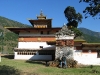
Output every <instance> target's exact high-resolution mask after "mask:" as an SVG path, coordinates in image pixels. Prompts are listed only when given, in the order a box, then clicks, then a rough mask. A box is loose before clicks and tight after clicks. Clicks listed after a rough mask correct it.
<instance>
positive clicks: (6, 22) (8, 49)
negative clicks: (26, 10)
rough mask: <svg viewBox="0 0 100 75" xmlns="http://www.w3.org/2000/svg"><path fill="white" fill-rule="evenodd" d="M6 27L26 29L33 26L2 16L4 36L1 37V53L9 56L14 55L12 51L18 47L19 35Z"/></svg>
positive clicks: (1, 29)
mask: <svg viewBox="0 0 100 75" xmlns="http://www.w3.org/2000/svg"><path fill="white" fill-rule="evenodd" d="M5 27H24V28H25V27H31V26H29V25H25V24H22V23H19V22H17V21H13V20H10V19H7V18H5V17H1V16H0V33H1V32H2V33H3V35H2V36H0V52H2V53H6V54H9V53H13V50H12V49H13V48H14V47H17V42H18V35H17V34H15V33H13V32H11V31H9V30H7V29H6V28H5Z"/></svg>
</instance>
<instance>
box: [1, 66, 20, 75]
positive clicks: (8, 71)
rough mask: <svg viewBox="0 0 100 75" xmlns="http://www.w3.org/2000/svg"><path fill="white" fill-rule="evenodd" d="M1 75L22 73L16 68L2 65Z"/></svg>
mask: <svg viewBox="0 0 100 75" xmlns="http://www.w3.org/2000/svg"><path fill="white" fill-rule="evenodd" d="M0 75H20V71H19V70H18V69H15V68H14V67H10V66H6V65H1V66H0Z"/></svg>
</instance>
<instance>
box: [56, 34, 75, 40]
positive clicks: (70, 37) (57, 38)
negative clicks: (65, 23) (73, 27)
mask: <svg viewBox="0 0 100 75" xmlns="http://www.w3.org/2000/svg"><path fill="white" fill-rule="evenodd" d="M63 39H66V40H67V39H74V35H72V36H69V35H63V36H62V35H59V36H56V40H63Z"/></svg>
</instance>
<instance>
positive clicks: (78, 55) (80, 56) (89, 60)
mask: <svg viewBox="0 0 100 75" xmlns="http://www.w3.org/2000/svg"><path fill="white" fill-rule="evenodd" d="M74 59H75V60H77V61H78V63H80V64H85V65H100V58H97V53H82V51H81V50H80V51H76V50H75V51H74Z"/></svg>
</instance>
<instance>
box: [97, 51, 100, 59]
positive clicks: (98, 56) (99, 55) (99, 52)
mask: <svg viewBox="0 0 100 75" xmlns="http://www.w3.org/2000/svg"><path fill="white" fill-rule="evenodd" d="M97 58H100V50H97Z"/></svg>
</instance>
